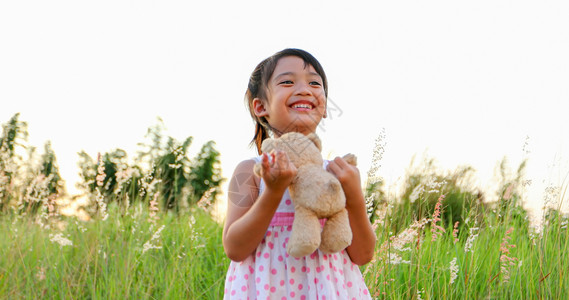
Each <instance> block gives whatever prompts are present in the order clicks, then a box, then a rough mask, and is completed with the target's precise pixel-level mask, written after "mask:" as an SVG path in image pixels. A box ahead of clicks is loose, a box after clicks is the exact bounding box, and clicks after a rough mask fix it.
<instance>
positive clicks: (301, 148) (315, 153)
mask: <svg viewBox="0 0 569 300" xmlns="http://www.w3.org/2000/svg"><path fill="white" fill-rule="evenodd" d="M261 150H262V151H263V152H264V153H269V152H271V151H272V150H281V151H284V152H286V154H287V155H288V158H289V159H290V161H291V162H292V163H293V164H294V165H295V166H296V167H300V166H303V165H307V164H317V165H322V163H323V160H322V155H321V153H320V152H321V151H322V144H321V142H320V138H318V136H317V135H316V134H315V133H309V134H308V135H304V134H302V133H299V132H288V133H285V134H283V135H282V136H280V137H279V138H275V139H266V140H264V141H263V144H262V146H261Z"/></svg>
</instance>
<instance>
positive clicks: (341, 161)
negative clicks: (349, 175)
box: [334, 156, 348, 169]
mask: <svg viewBox="0 0 569 300" xmlns="http://www.w3.org/2000/svg"><path fill="white" fill-rule="evenodd" d="M334 162H335V163H336V164H337V165H338V167H339V168H340V169H344V168H346V166H347V165H348V163H347V162H346V161H345V160H344V159H343V158H341V157H339V156H336V158H334Z"/></svg>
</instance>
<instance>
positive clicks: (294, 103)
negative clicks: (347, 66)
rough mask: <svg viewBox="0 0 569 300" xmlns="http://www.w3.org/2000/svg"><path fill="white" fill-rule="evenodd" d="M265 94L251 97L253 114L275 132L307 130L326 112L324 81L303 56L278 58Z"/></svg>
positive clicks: (313, 129)
mask: <svg viewBox="0 0 569 300" xmlns="http://www.w3.org/2000/svg"><path fill="white" fill-rule="evenodd" d="M267 98H268V99H266V100H261V99H259V98H255V99H253V107H254V110H255V114H256V115H257V116H259V117H265V118H266V120H267V122H269V125H271V127H273V128H274V129H276V130H275V131H276V132H275V134H276V135H279V134H281V133H286V132H291V131H295V132H300V133H303V134H308V133H310V132H314V131H316V127H317V126H318V124H319V123H320V120H322V118H323V117H325V116H324V114H325V112H326V94H325V93H324V86H323V81H322V78H321V77H320V75H318V73H316V71H315V70H314V67H312V66H311V65H306V66H305V63H304V60H302V58H300V57H297V56H285V57H283V58H281V59H279V61H278V62H277V65H276V67H275V70H274V72H273V75H272V76H271V78H270V79H269V82H268V85H267Z"/></svg>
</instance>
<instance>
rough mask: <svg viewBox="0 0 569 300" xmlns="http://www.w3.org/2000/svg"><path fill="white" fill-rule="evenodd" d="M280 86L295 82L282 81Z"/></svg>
mask: <svg viewBox="0 0 569 300" xmlns="http://www.w3.org/2000/svg"><path fill="white" fill-rule="evenodd" d="M280 84H293V82H292V80H284V81H281V83H280Z"/></svg>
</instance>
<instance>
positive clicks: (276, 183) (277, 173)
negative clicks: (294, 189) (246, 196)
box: [261, 150, 297, 192]
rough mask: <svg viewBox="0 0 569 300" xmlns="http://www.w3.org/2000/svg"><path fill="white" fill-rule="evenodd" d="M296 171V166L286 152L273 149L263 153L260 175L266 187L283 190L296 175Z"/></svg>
mask: <svg viewBox="0 0 569 300" xmlns="http://www.w3.org/2000/svg"><path fill="white" fill-rule="evenodd" d="M269 157H270V158H269ZM296 173H297V170H296V167H295V166H294V164H293V163H292V162H291V161H290V160H289V158H288V155H287V154H286V152H284V151H280V150H276V151H275V150H273V151H271V152H270V153H269V154H267V153H263V157H262V160H261V177H263V180H264V181H265V185H266V187H267V188H268V189H273V190H277V191H281V190H282V191H283V192H284V190H285V189H286V188H288V186H289V185H290V184H291V182H292V181H293V179H294V177H296Z"/></svg>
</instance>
